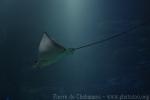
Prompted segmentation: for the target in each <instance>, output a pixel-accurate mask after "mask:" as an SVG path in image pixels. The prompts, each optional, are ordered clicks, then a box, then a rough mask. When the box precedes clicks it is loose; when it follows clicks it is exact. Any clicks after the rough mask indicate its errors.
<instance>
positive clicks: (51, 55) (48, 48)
mask: <svg viewBox="0 0 150 100" xmlns="http://www.w3.org/2000/svg"><path fill="white" fill-rule="evenodd" d="M144 24H145V22H144V23H141V24H139V25H136V26H134V27H131V28H129V29H128V30H127V31H124V32H120V33H118V34H115V35H113V36H110V37H108V38H105V39H103V40H99V41H95V42H93V43H89V44H85V45H83V46H80V47H77V48H65V47H64V46H62V45H60V44H59V43H57V42H56V41H55V40H54V39H52V38H51V37H50V36H49V35H48V33H47V32H43V36H42V39H41V41H40V44H39V47H38V59H37V60H36V62H35V63H34V65H33V67H34V68H43V67H45V66H48V65H51V64H53V63H56V62H57V61H59V60H60V59H62V58H64V57H65V56H67V55H71V54H73V53H74V52H75V51H76V50H80V49H82V48H87V47H91V46H93V45H97V44H101V43H104V42H107V41H109V40H111V39H114V38H117V37H120V36H122V35H125V34H127V33H130V32H131V31H133V30H135V29H137V28H139V27H141V26H143V25H144Z"/></svg>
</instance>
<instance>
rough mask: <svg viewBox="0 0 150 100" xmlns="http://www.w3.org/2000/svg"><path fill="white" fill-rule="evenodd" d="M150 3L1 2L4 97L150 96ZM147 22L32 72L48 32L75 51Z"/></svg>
mask: <svg viewBox="0 0 150 100" xmlns="http://www.w3.org/2000/svg"><path fill="white" fill-rule="evenodd" d="M149 4H150V2H149V1H148V0H0V98H4V97H7V96H9V97H10V100H54V98H53V94H57V95H70V94H76V93H79V94H86V95H109V94H118V95H120V94H126V95H127V94H136V95H150V6H149ZM143 22H146V23H147V24H145V25H143V26H141V27H139V28H138V29H136V30H133V31H131V32H129V33H128V34H126V35H123V36H121V37H117V38H115V39H112V40H109V41H107V42H105V43H103V44H100V45H95V46H92V47H88V48H84V49H81V50H79V51H76V52H75V53H74V54H73V55H69V56H67V57H65V58H64V59H62V60H60V61H59V62H57V63H55V64H52V65H49V66H47V67H45V68H43V69H32V66H33V64H34V60H35V59H36V58H37V55H38V45H39V41H40V40H41V36H42V32H48V34H49V35H50V36H51V37H52V38H53V39H54V40H56V41H57V42H58V43H60V44H61V45H63V46H64V47H66V48H71V47H80V46H82V45H85V44H88V43H92V42H94V41H98V40H102V39H105V38H107V37H110V36H113V35H115V34H117V33H120V32H124V31H126V30H128V29H129V28H131V27H134V26H136V25H138V24H141V23H143ZM105 99H106V98H105ZM105 99H103V100H105ZM4 100H7V99H4ZM59 100H61V99H59Z"/></svg>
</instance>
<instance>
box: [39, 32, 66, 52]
mask: <svg viewBox="0 0 150 100" xmlns="http://www.w3.org/2000/svg"><path fill="white" fill-rule="evenodd" d="M64 50H65V48H64V47H63V46H61V45H60V44H58V43H57V42H56V41H55V40H53V39H52V38H51V37H50V36H49V35H48V34H47V33H46V32H44V33H43V36H42V39H41V41H40V44H39V53H46V52H52V53H54V52H57V51H64Z"/></svg>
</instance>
